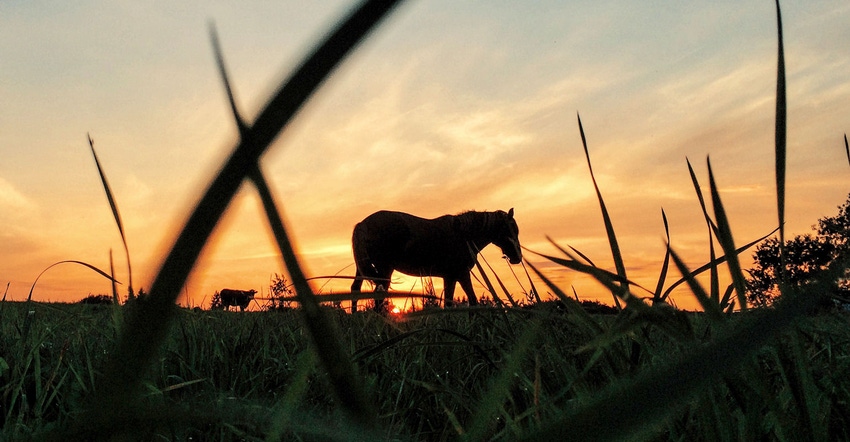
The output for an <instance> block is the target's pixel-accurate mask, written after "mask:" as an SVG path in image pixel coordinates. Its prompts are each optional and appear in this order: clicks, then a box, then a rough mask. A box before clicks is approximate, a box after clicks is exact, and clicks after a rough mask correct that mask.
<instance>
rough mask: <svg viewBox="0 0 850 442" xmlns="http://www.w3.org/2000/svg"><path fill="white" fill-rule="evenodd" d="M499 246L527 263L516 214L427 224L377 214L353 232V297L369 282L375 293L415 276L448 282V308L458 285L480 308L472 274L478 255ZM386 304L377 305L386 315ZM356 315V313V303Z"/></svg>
mask: <svg viewBox="0 0 850 442" xmlns="http://www.w3.org/2000/svg"><path fill="white" fill-rule="evenodd" d="M489 244H495V245H496V246H498V247H499V248H500V249H502V253H503V254H504V256H506V257H507V258H508V261H509V262H510V263H511V264H519V263H520V262H521V261H522V249H521V248H520V245H519V227H517V223H516V220H514V209H513V208H512V209H511V210H509V211H508V212H505V211H503V210H498V211H495V212H475V211H468V212H464V213H461V214H458V215H443V216H440V217H437V218H434V219H425V218H420V217H418V216H414V215H410V214H407V213H403V212H391V211H386V210H382V211H379V212H375V213H373V214H371V215H369V216H368V217H366V218H365V219H364V220H363V221H361V222H359V223H357V225H355V226H354V232H353V233H352V235H351V246H352V250H353V252H354V263H355V265H356V275H355V277H354V283H352V284H351V292H352V293H357V292H360V287H361V286H362V284H363V281H364V280H369V281H372V283H373V284H374V285H375V291H376V292H378V291H383V290H384V289H386V290H388V289H389V284H390V282H389V281H390V276H392V273H393V271H396V270H397V271H399V272H402V273H405V274H407V275H410V276H420V277H421V276H435V277H439V278H442V279H443V287H444V291H445V303H444V304H445V306H446V307H451V306H452V305H453V303H454V291H455V283H458V282H459V283H460V287H461V288H462V289H463V291H464V293H466V296H467V298H469V304H470V305H477V304H478V298H476V297H475V292H474V291H473V289H472V281H471V279H470V272H471V271H472V267H473V266H474V265H475V262H476V259H477V254H478V252H479V251H480V250H481V249H483V248H484V247H486V246H487V245H489ZM383 305H384V299H382V298H381V299H375V310H381V309H382V307H383ZM351 310H352V311H353V312H354V311H357V300H353V301H352V308H351Z"/></svg>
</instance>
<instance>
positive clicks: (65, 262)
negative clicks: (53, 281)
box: [27, 260, 121, 302]
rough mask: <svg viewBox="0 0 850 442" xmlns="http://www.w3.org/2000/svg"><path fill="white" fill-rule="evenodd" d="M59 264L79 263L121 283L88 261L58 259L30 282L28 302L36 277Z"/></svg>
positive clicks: (37, 277) (36, 281) (30, 298)
mask: <svg viewBox="0 0 850 442" xmlns="http://www.w3.org/2000/svg"><path fill="white" fill-rule="evenodd" d="M59 264H79V265H81V266H83V267H87V268H89V269H91V270H94V271H95V272H96V273H97V274H99V275H100V276H103V277H104V278H106V279H108V280H110V281H112V282H115V283H118V284H121V283H120V282H119V281H117V280H115V279H113V278H112V276H110V275H109V274H108V273H106V272H104V271H103V270H101V269H99V268H97V267H95V266H93V265H91V264H89V263H87V262H83V261H75V260H65V261H58V262H54V263H53V264H50V265H49V266H47V268H45V269H44V270H42V271H41V273H39V274H38V276H36V278H35V281H33V282H32V286H31V287H30V292H29V294H28V295H27V302H30V301H31V300H32V292H33V290H34V289H35V285H36V283H38V279H39V278H41V275H43V274H44V272H46V271H48V270H50V269H52V268H53V267H56V266H58V265H59Z"/></svg>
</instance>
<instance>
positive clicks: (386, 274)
mask: <svg viewBox="0 0 850 442" xmlns="http://www.w3.org/2000/svg"><path fill="white" fill-rule="evenodd" d="M387 270H388V271H387ZM375 274H376V278H377V279H373V280H372V283H373V284H375V290H374V291H373V292H372V293H386V292H389V291H390V277H391V276H392V275H393V269H392V268H390V269H386V268H384V267H382V268H381V269H380V270H379V269H378V268H377V267H376V268H375ZM388 306H389V304H388V302H387V299H386V298H384V297H380V298H379V297H375V308H374V310H375V311H376V312H378V313H387V312H388V311H389V309H388V308H387V307H388Z"/></svg>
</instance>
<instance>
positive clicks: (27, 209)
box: [0, 178, 37, 216]
mask: <svg viewBox="0 0 850 442" xmlns="http://www.w3.org/2000/svg"><path fill="white" fill-rule="evenodd" d="M36 208H37V205H36V203H35V202H33V201H32V200H30V199H29V198H27V197H26V196H25V195H24V194H23V193H21V192H20V191H19V190H18V189H17V188H15V186H13V185H12V183H10V182H8V181H6V180H5V179H3V178H0V211H2V212H4V213H6V214H7V216H8V214H12V215H26V214H28V213H31V212H33V211H35V209H36Z"/></svg>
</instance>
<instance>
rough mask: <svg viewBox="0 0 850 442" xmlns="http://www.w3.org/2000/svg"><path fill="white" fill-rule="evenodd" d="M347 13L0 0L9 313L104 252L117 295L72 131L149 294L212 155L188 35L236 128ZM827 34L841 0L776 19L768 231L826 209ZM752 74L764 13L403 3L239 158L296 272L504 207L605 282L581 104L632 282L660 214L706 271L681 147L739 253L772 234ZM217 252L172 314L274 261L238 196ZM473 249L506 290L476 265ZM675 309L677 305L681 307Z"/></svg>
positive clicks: (104, 228) (83, 279)
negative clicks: (360, 233) (281, 220)
mask: <svg viewBox="0 0 850 442" xmlns="http://www.w3.org/2000/svg"><path fill="white" fill-rule="evenodd" d="M349 6H350V4H349V2H346V1H341V0H340V1H334V2H322V4H320V5H309V6H305V5H303V4H301V3H300V2H277V3H275V4H266V3H262V2H256V3H254V2H247V3H246V2H238V3H237V2H234V3H232V4H231V3H218V4H214V5H209V4H206V3H205V2H181V3H179V4H174V3H172V2H156V1H155V2H146V3H144V4H134V3H128V4H116V3H114V2H103V1H95V0H92V1H84V2H74V3H73V4H66V3H64V2H47V3H44V2H37V3H32V2H3V3H2V4H0V59H2V60H3V63H0V79H2V81H0V103H2V105H0V149H2V161H0V226H2V230H0V244H2V253H0V283H2V285H3V286H5V283H7V282H8V283H9V290H8V295H7V298H8V299H13V300H22V299H25V298H26V295H27V293H28V292H29V288H30V286H31V284H32V282H33V281H34V280H35V278H36V277H37V276H38V274H39V273H40V272H41V271H42V270H43V269H44V268H46V267H47V266H49V265H50V264H52V263H54V262H57V261H60V260H66V259H73V260H81V261H85V262H89V263H91V264H93V265H96V266H98V267H101V268H104V269H106V268H108V266H109V250H110V249H112V250H113V253H114V259H115V265H116V272H117V276H118V278H119V279H120V280H122V281H123V280H126V261H125V259H124V253H123V250H122V246H121V241H120V237H119V235H118V231H117V229H116V227H115V225H114V222H113V220H112V217H111V213H110V210H109V206H108V204H107V202H106V198H105V196H104V193H103V190H102V188H101V186H100V181H99V178H98V176H97V171H96V169H95V166H94V162H93V160H92V158H91V155H90V152H89V150H88V144H87V141H86V133H90V134H91V136H92V137H93V138H94V140H95V147H96V148H97V149H98V155H99V157H100V160H101V162H102V165H103V167H104V168H105V171H106V173H107V176H108V178H109V179H110V183H111V185H112V188H113V191H114V192H115V196H116V198H117V202H118V205H119V208H120V210H121V214H122V216H123V219H124V223H125V227H126V230H127V239H128V243H129V247H130V252H131V259H132V263H133V269H134V278H135V285H136V287H145V288H147V287H148V286H149V284H150V281H151V279H152V277H153V274H154V273H155V272H156V270H157V269H158V266H159V263H160V260H161V258H162V256H161V250H162V248H163V247H164V246H166V245H169V244H170V243H171V241H173V236H174V234H175V231H176V229H177V228H178V226H180V225H182V223H183V222H184V220H185V217H186V216H187V211H188V208H189V207H190V206H191V205H192V204H193V203H194V202H195V201H196V200H197V198H198V197H199V194H200V191H201V189H202V188H204V186H206V184H207V183H208V181H209V179H210V177H211V174H212V173H213V171H215V170H216V169H217V167H218V166H219V164H220V163H221V162H222V160H223V159H224V158H225V157H226V155H227V154H228V153H229V151H230V149H232V147H233V146H234V144H235V141H236V129H235V126H234V124H233V122H232V119H231V117H230V115H229V110H228V107H227V102H226V98H225V96H224V93H223V90H222V87H221V85H220V81H219V79H218V77H217V73H216V70H215V66H214V62H213V58H212V55H211V50H210V45H209V42H208V36H207V21H208V20H214V21H215V23H216V26H217V28H218V30H219V35H220V38H221V41H222V46H223V50H224V54H225V58H226V59H227V62H228V65H229V68H230V72H231V75H232V82H233V86H234V88H235V90H236V93H237V96H238V97H237V98H238V101H239V105H240V107H241V108H242V111H243V113H244V114H245V115H246V116H247V117H248V118H249V120H250V119H251V118H252V117H251V116H253V115H254V114H255V113H256V112H257V109H259V108H260V107H261V105H262V104H263V103H264V102H265V100H266V99H267V97H268V95H269V93H270V91H272V90H274V88H276V87H277V84H278V83H279V81H280V80H281V79H282V78H283V77H284V76H285V74H286V73H287V72H288V71H289V70H290V69H291V68H292V67H293V66H294V64H295V63H296V62H297V61H298V60H299V59H300V58H301V57H302V56H303V55H304V53H305V52H306V51H307V49H308V48H309V47H310V46H311V45H312V44H313V43H314V42H315V41H316V40H317V38H318V37H319V36H320V35H322V33H323V32H324V31H325V30H326V29H327V27H328V25H329V24H330V23H333V22H334V21H335V20H336V19H337V18H338V17H340V16H341V14H342V13H343V12H344V11H345V10H346V9H347V8H348V7H349ZM849 19H850V6H848V5H847V4H846V2H841V1H813V2H806V3H805V4H787V5H783V20H784V24H785V38H786V41H785V43H786V63H787V69H788V102H789V110H788V120H789V126H788V147H789V155H788V203H787V219H788V223H787V228H788V231H789V232H790V233H789V236H790V235H791V234H797V233H806V232H808V231H809V230H810V227H811V225H812V224H814V223H815V222H816V221H817V219H818V218H819V217H823V216H828V215H833V214H835V213H837V209H836V208H837V206H838V205H840V204H841V203H843V202H844V201H845V200H846V199H847V193H848V188H847V184H846V183H847V179H848V174H850V166H848V163H847V158H846V156H845V153H844V146H843V138H842V136H843V134H844V133H845V132H846V131H847V128H848V124H850V123H848V116H850V56H848V53H847V51H846V48H847V47H850V28H848V26H846V24H847V23H848V22H850V20H849ZM775 66H776V36H775V16H774V9H773V3H772V2H746V3H741V2H732V1H729V2H704V3H702V4H692V3H688V4H674V5H670V4H668V3H667V2H643V3H641V4H640V5H637V4H634V3H632V2H623V1H607V2H604V1H603V2H596V1H580V2H541V3H536V4H535V5H533V6H531V5H529V6H525V5H523V6H517V4H516V3H515V2H488V3H486V4H485V3H479V2H464V3H462V4H458V3H457V2H449V1H433V2H422V1H420V2H411V3H410V4H408V5H405V6H404V7H402V8H400V9H399V10H398V11H396V12H395V14H394V16H393V17H392V19H391V20H389V21H388V22H387V23H385V24H384V25H383V26H382V27H381V28H380V29H378V31H377V32H376V33H375V34H374V35H373V37H372V38H371V39H370V40H369V41H367V42H366V44H365V45H363V46H362V47H361V48H360V49H359V51H358V52H357V53H356V54H355V56H354V57H352V58H351V59H349V60H348V61H347V62H346V63H345V64H344V65H343V66H342V68H341V69H340V70H338V71H337V72H336V73H335V74H334V76H333V77H332V79H331V80H330V81H329V82H328V83H327V84H326V85H325V86H323V88H322V89H321V90H320V92H319V93H318V94H317V95H316V96H315V97H314V98H313V99H312V100H311V102H310V103H309V104H308V105H307V106H306V108H305V109H304V110H303V111H302V113H301V114H300V115H299V116H298V117H297V119H296V120H295V121H294V123H293V124H292V125H291V126H290V127H289V128H288V129H287V130H286V132H285V133H284V134H283V135H282V136H281V137H280V138H279V139H278V140H277V142H276V144H275V146H274V147H273V149H272V150H271V151H270V152H269V153H268V154H267V155H266V156H265V157H264V159H263V168H264V170H265V171H266V173H267V175H268V176H269V179H270V181H271V182H272V185H273V186H274V188H275V189H274V190H275V192H276V194H277V196H278V197H279V198H280V203H281V205H282V206H283V209H284V212H285V213H284V215H285V218H286V219H287V222H288V225H289V227H290V228H291V230H292V232H293V233H294V236H295V238H296V241H297V244H298V246H299V251H300V253H301V257H302V261H303V263H304V264H305V266H306V267H307V270H308V272H309V273H310V275H329V274H335V273H338V272H339V273H340V274H343V275H353V273H354V271H353V268H352V267H350V265H351V263H352V262H353V259H352V258H351V251H350V244H349V239H350V235H351V228H352V227H353V226H354V224H355V223H357V222H358V221H359V220H361V219H362V218H364V217H365V216H367V215H368V214H370V213H372V212H374V211H376V210H380V209H392V210H401V211H407V212H410V213H414V214H417V215H420V216H424V217H435V216H439V215H442V214H446V213H458V212H461V211H464V210H470V209H474V210H498V209H502V210H507V209H509V208H511V207H514V208H515V210H516V218H517V220H518V222H519V226H520V230H521V233H520V239H521V241H522V242H523V244H524V245H525V246H526V247H529V248H531V249H533V250H539V251H541V252H545V253H554V249H553V248H552V247H551V246H550V245H548V243H547V241H546V239H545V237H546V235H549V236H551V237H553V238H554V239H555V240H556V241H558V243H559V244H562V245H565V246H566V245H572V246H574V247H576V248H578V249H579V250H581V251H583V252H584V253H586V254H587V255H588V256H590V257H591V259H593V260H594V261H595V262H596V263H597V264H598V265H600V266H602V267H605V268H608V269H613V261H612V260H611V256H610V250H609V248H608V245H607V240H606V239H605V236H604V234H605V232H604V227H603V224H602V220H601V216H600V211H599V208H598V204H597V202H596V199H595V195H594V193H593V187H592V183H591V181H590V177H589V174H588V171H587V165H586V163H585V160H584V156H583V151H582V148H581V140H580V137H579V134H578V128H577V125H576V118H575V116H576V112H580V113H581V115H582V121H583V123H584V128H585V132H586V134H587V137H588V143H589V148H590V153H591V157H592V160H593V163H594V171H595V173H596V175H597V180H598V182H599V185H600V188H601V190H602V193H603V196H604V197H605V199H606V203H607V205H608V209H609V211H610V212H611V216H612V219H613V223H614V227H615V229H616V231H617V234H618V236H619V238H620V245H621V248H622V250H623V253H624V257H625V262H626V265H627V267H628V271H629V275H630V277H631V279H633V280H635V281H637V282H639V283H641V284H643V285H645V286H647V287H650V288H652V287H654V286H655V279H656V278H657V275H658V272H659V271H660V267H661V260H662V258H663V256H664V243H663V235H664V231H663V224H662V221H661V209H662V208H664V210H665V211H666V213H667V216H668V219H669V221H670V230H671V236H672V244H673V247H674V248H675V249H676V250H677V251H678V252H680V253H681V254H682V255H683V256H684V257H685V258H686V259H687V260H688V262H689V264H690V265H691V266H692V267H696V266H699V265H701V264H703V263H704V262H705V261H706V259H707V256H708V247H707V243H706V241H707V235H706V231H705V225H704V221H703V219H702V215H701V212H700V209H699V204H698V202H697V200H696V197H695V195H694V192H693V189H692V186H691V182H690V178H689V175H688V171H687V167H686V164H685V158H686V157H687V158H690V160H691V162H692V164H693V165H694V167H695V169H696V170H697V173H698V174H699V177H700V179H701V180H702V182H703V186H704V187H706V188H707V185H708V183H707V181H708V178H707V172H706V166H705V158H706V156H708V155H710V156H711V160H712V166H713V169H714V172H715V176H716V178H717V180H718V184H719V186H720V189H721V193H722V196H723V198H724V203H725V204H726V208H727V211H728V213H729V218H730V220H731V223H732V227H733V234H734V235H735V239H736V242H737V243H738V244H743V243H745V242H748V241H750V240H752V239H755V238H757V237H759V236H761V235H763V234H765V233H767V232H769V231H770V230H772V229H773V228H774V226H775V224H776V203H775V198H776V197H775V188H774V184H773V183H774V175H773V118H774V93H775ZM217 238H218V241H217V242H216V243H215V244H214V245H212V246H210V247H208V248H207V253H206V254H205V256H204V258H203V262H202V264H203V265H202V266H201V267H200V269H201V270H199V271H198V272H196V274H195V276H194V277H193V279H192V280H191V281H190V282H189V284H188V285H187V287H186V290H185V293H186V297H187V298H186V299H187V300H186V301H185V302H187V303H188V304H191V305H207V304H208V302H209V299H210V297H211V296H212V294H213V293H214V292H215V291H216V290H219V289H221V288H224V287H230V288H240V289H249V288H253V289H256V290H258V291H260V292H262V293H267V292H268V284H269V279H270V276H271V275H272V274H273V273H275V272H278V273H279V272H281V271H282V267H281V265H280V262H279V259H278V257H277V252H276V249H275V248H274V247H273V245H272V243H271V242H270V241H269V237H268V234H267V228H266V226H265V223H264V218H263V215H262V213H261V212H260V211H259V208H258V203H257V199H256V197H255V195H254V193H253V189H252V188H251V187H249V186H246V187H245V188H243V191H242V192H241V193H240V197H239V199H238V200H237V201H236V202H235V203H234V205H233V207H232V208H231V211H230V212H229V214H228V217H227V220H226V222H225V224H224V225H222V226H220V227H219V235H218V236H217ZM491 248H493V247H491ZM488 253H489V254H488V259H489V260H490V263H491V264H492V265H494V267H496V268H497V271H498V272H499V274H500V275H501V276H502V277H504V278H507V279H510V280H512V279H513V277H512V276H511V275H510V272H509V271H508V270H507V268H506V266H507V264H505V263H504V262H502V261H500V260H499V259H498V250H496V249H495V248H493V250H489V251H488ZM749 256H750V254H745V255H744V259H743V261H744V264H745V265H748V264H749V262H750V259H749ZM528 258H529V259H531V260H532V262H535V263H542V261H541V260H540V259H539V258H536V257H533V256H530V255H529V256H528ZM515 270H517V271H518V272H519V273H520V274H521V273H522V270H521V268H519V267H517V268H515ZM547 274H549V275H550V276H552V277H553V278H554V279H556V280H557V281H558V283H559V284H560V285H561V287H563V288H565V289H567V290H568V291H569V287H570V286H571V285H574V286H575V287H576V289H577V291H578V293H579V295H580V296H582V297H583V298H586V299H595V298H596V297H597V296H598V297H599V299H600V300H602V301H603V302H606V303H610V302H611V298H610V294H605V293H604V292H600V289H599V286H598V285H597V284H596V283H594V282H592V281H589V280H588V278H586V277H583V276H580V275H576V274H575V273H573V272H569V271H562V270H559V269H557V268H554V267H552V266H547ZM677 277H678V274H677V273H676V272H675V271H672V272H671V276H670V279H675V278H677ZM347 286H348V281H342V282H337V283H334V284H329V285H328V286H325V287H323V289H322V291H323V292H324V293H331V292H339V291H343V290H345V289H346V288H347ZM395 288H398V289H400V290H404V289H406V288H405V286H404V285H399V286H398V287H395ZM540 288H541V289H542V287H540ZM109 290H110V286H109V284H108V282H106V281H105V280H103V279H102V278H100V277H99V276H97V275H96V274H94V273H93V272H91V271H90V270H88V269H85V268H83V267H79V266H74V265H68V264H65V265H62V266H58V267H56V268H54V269H51V270H50V271H48V272H47V273H45V274H44V276H42V277H41V279H40V280H39V283H38V286H37V287H36V290H35V292H34V298H35V299H36V300H44V301H73V300H77V299H80V298H82V297H84V296H86V295H88V294H98V293H108V292H109ZM477 290H478V292H479V293H480V292H481V291H483V288H482V287H480V286H479V287H478V288H477ZM675 302H676V303H677V304H678V305H679V306H681V307H685V308H692V307H693V306H694V302H693V300H692V299H691V298H690V296H687V295H681V296H678V297H677V298H676V299H675Z"/></svg>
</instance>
